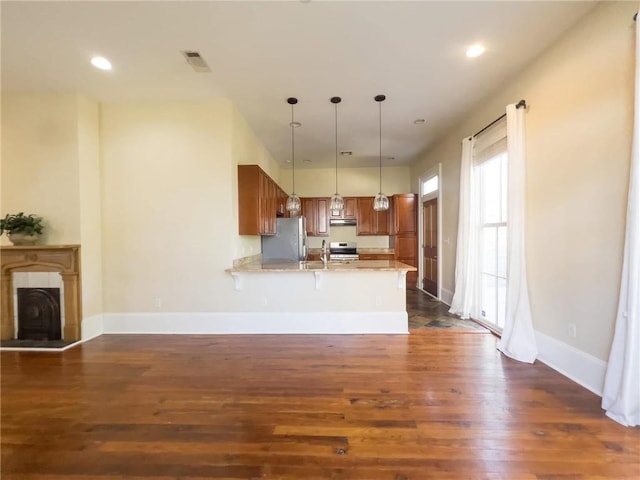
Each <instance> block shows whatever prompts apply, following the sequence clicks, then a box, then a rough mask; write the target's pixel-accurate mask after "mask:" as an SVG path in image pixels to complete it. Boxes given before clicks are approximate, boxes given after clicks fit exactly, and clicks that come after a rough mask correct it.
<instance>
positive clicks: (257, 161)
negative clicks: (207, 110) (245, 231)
mask: <svg viewBox="0 0 640 480" xmlns="http://www.w3.org/2000/svg"><path fill="white" fill-rule="evenodd" d="M232 119H233V123H232V131H231V157H232V163H233V164H234V165H259V166H260V168H262V170H264V171H265V172H266V173H267V175H269V176H270V177H271V178H272V179H273V180H274V181H275V182H276V183H278V178H279V176H280V169H279V166H278V163H277V162H276V161H275V160H274V158H273V157H272V156H271V154H270V153H269V152H268V151H267V149H266V148H265V147H264V145H263V144H262V143H261V142H260V140H259V139H258V137H256V135H255V133H254V132H253V130H252V129H251V127H250V126H249V124H248V123H247V121H246V120H245V119H244V117H243V116H242V115H241V114H240V112H238V110H237V109H236V108H235V106H234V107H232ZM233 196H234V198H236V199H237V198H238V171H237V168H235V167H234V173H233ZM231 208H232V209H233V212H234V215H235V218H236V220H235V223H234V225H233V230H234V231H235V232H237V231H238V221H237V218H238V202H237V200H236V201H234V202H232V204H231ZM261 248H262V247H261V245H260V237H259V236H258V235H239V236H238V240H237V243H236V249H235V251H234V258H241V257H245V256H249V255H256V254H258V253H260V251H261Z"/></svg>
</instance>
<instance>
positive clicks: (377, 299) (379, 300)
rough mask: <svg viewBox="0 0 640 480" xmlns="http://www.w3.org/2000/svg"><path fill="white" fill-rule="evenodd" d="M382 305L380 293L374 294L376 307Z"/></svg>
mask: <svg viewBox="0 0 640 480" xmlns="http://www.w3.org/2000/svg"><path fill="white" fill-rule="evenodd" d="M380 305H382V297H381V296H380V295H376V307H379V306H380Z"/></svg>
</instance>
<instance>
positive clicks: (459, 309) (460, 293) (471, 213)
mask: <svg viewBox="0 0 640 480" xmlns="http://www.w3.org/2000/svg"><path fill="white" fill-rule="evenodd" d="M474 143H475V138H473V137H468V138H465V139H464V140H462V161H461V164H460V209H459V214H458V242H457V246H456V272H455V284H456V285H455V292H454V294H453V300H452V301H451V309H450V310H449V312H450V313H453V314H455V315H459V316H460V317H461V318H469V317H470V316H471V308H472V306H473V297H474V284H475V274H476V273H475V272H476V263H477V257H476V248H475V245H476V240H475V237H476V235H477V232H476V230H477V229H476V227H475V225H477V215H476V210H477V209H476V208H475V206H474V205H473V198H474V181H473V145H474Z"/></svg>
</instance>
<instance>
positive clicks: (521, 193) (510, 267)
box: [498, 104, 538, 363]
mask: <svg viewBox="0 0 640 480" xmlns="http://www.w3.org/2000/svg"><path fill="white" fill-rule="evenodd" d="M525 115H526V111H525V108H517V107H516V106H515V105H513V104H511V105H507V155H508V162H509V167H508V170H509V173H508V180H507V185H508V187H507V191H508V193H507V202H508V210H507V298H506V318H505V323H504V328H503V329H502V337H501V338H500V343H499V344H498V349H499V350H500V351H501V352H502V353H504V354H505V355H507V356H508V357H511V358H513V359H515V360H519V361H521V362H528V363H533V362H534V361H535V359H536V357H537V355H538V348H537V346H536V337H535V333H534V331H533V323H532V321H531V310H530V308H529V293H528V289H527V269H526V261H525V235H524V214H525V168H526V148H525Z"/></svg>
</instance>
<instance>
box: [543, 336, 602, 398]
mask: <svg viewBox="0 0 640 480" xmlns="http://www.w3.org/2000/svg"><path fill="white" fill-rule="evenodd" d="M535 333H536V342H537V343H538V352H539V353H538V360H540V361H541V362H542V363H544V364H546V365H548V366H550V367H551V368H553V369H554V370H556V371H557V372H559V373H561V374H562V375H564V376H565V377H567V378H569V379H571V380H573V381H574V382H576V383H577V384H579V385H582V386H583V387H584V388H586V389H587V390H590V391H592V392H593V393H595V394H596V395H598V396H602V389H603V387H604V376H605V373H606V370H607V362H604V361H602V360H600V359H599V358H596V357H594V356H592V355H589V354H588V353H585V352H583V351H582V350H578V349H577V348H575V347H573V346H571V345H567V344H566V343H563V342H561V341H559V340H556V339H555V338H553V337H550V336H549V335H545V334H544V333H540V332H538V331H536V332H535Z"/></svg>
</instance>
